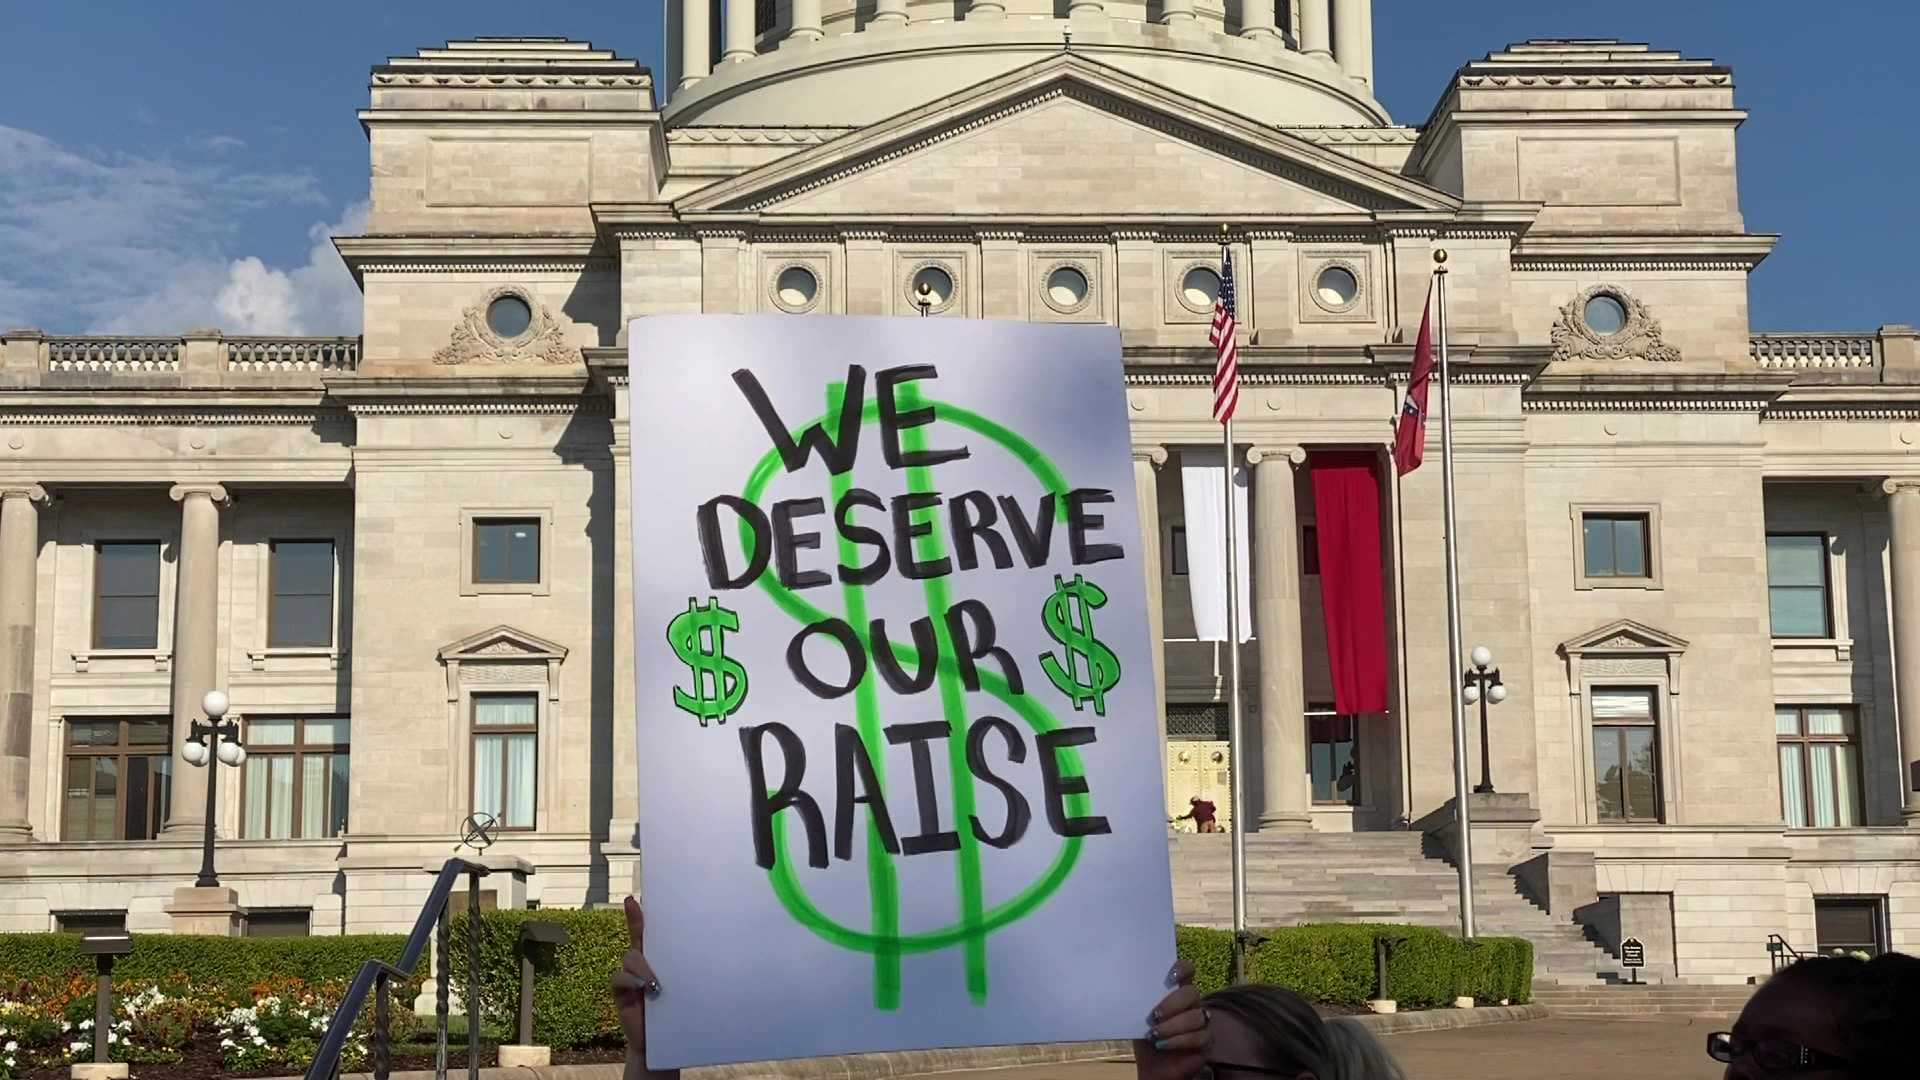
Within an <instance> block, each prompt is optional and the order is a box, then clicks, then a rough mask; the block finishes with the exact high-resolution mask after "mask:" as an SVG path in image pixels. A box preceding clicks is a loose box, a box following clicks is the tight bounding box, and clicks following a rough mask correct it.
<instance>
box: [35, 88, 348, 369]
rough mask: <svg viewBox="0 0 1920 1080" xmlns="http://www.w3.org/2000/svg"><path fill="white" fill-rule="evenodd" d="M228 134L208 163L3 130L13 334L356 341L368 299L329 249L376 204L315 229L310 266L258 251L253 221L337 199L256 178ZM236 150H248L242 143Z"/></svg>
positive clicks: (311, 187) (205, 157)
mask: <svg viewBox="0 0 1920 1080" xmlns="http://www.w3.org/2000/svg"><path fill="white" fill-rule="evenodd" d="M227 138H228V137H225V136H214V137H212V138H211V139H202V140H199V145H198V146H196V147H193V149H197V150H199V151H200V152H199V153H198V154H193V153H179V154H176V153H160V154H154V155H146V156H143V155H137V154H130V153H124V152H111V151H102V150H96V149H93V148H88V147H72V146H67V145H62V144H60V143H56V142H54V141H53V140H51V139H48V138H46V137H45V136H42V135H38V134H35V133H33V132H30V131H25V130H22V129H19V128H12V127H7V126H5V125H0V327H4V326H38V327H40V328H42V329H44V330H47V331H49V332H56V333H57V332H73V331H94V332H103V333H146V334H174V333H178V332H180V331H181V330H185V329H188V328H191V327H203V326H211V327H219V328H221V329H223V330H228V331H233V332H240V333H275V334H353V333H358V332H359V328H360V303H359V300H360V294H359V290H358V289H357V288H356V287H355V286H354V284H353V279H352V277H351V276H350V275H349V274H348V273H347V270H346V267H345V266H344V265H343V264H342V263H341V262H340V258H339V256H338V255H337V254H336V253H335V252H334V250H333V245H332V243H331V242H330V239H329V238H330V237H331V236H332V235H334V234H339V233H353V232H358V231H360V230H361V229H362V228H363V227H364V226H365V223H366V211H367V207H366V204H365V203H364V202H362V203H357V204H354V205H352V206H349V207H347V208H345V210H344V211H343V212H341V214H340V215H339V217H338V218H337V219H335V220H333V221H330V222H328V221H321V222H316V223H315V224H313V225H312V226H311V228H309V230H308V239H309V241H310V247H309V249H308V251H307V258H306V261H305V262H304V263H302V264H299V265H294V266H275V265H273V264H271V263H269V262H268V261H266V260H264V259H262V258H261V257H259V256H258V255H250V254H246V253H245V248H246V246H247V245H246V243H245V237H244V236H243V235H241V232H242V230H241V222H242V221H243V220H247V219H252V220H259V219H261V218H272V217H274V216H279V217H281V218H284V217H285V216H286V215H287V214H288V213H289V212H292V213H298V212H299V211H300V209H301V208H309V209H318V208H322V207H324V206H325V205H326V202H327V200H326V199H325V197H324V196H322V194H321V193H320V190H319V186H318V184H317V183H316V182H315V180H314V178H313V177H312V176H311V175H308V174H306V173H303V172H292V171H288V172H270V171H248V170H246V169H245V168H243V167H238V163H239V159H237V158H236V157H234V156H233V154H232V153H230V152H228V153H220V154H218V155H217V156H214V155H210V154H208V153H207V151H208V150H210V149H215V147H213V146H209V145H208V144H209V143H210V142H212V143H219V144H220V145H219V146H218V147H217V149H219V150H222V151H232V150H236V149H238V148H239V147H238V146H235V145H231V144H228V143H226V141H225V140H226V139H227ZM235 142H237V140H235Z"/></svg>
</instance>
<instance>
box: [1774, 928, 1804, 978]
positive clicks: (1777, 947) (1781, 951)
mask: <svg viewBox="0 0 1920 1080" xmlns="http://www.w3.org/2000/svg"><path fill="white" fill-rule="evenodd" d="M1784 955H1790V956H1792V957H1793V963H1796V964H1797V963H1799V962H1800V961H1802V960H1804V959H1806V957H1804V956H1802V955H1800V950H1799V949H1796V948H1794V947H1793V946H1792V945H1789V944H1787V939H1786V938H1783V937H1781V936H1780V935H1779V934H1768V935H1767V959H1768V960H1770V961H1772V963H1773V970H1775V971H1779V970H1780V969H1781V968H1783V967H1786V966H1788V965H1787V964H1786V963H1785V962H1783V961H1782V959H1781V957H1782V956H1784Z"/></svg>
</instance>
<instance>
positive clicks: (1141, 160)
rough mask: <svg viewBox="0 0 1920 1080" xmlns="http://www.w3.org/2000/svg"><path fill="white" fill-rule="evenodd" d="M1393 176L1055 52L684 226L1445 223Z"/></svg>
mask: <svg viewBox="0 0 1920 1080" xmlns="http://www.w3.org/2000/svg"><path fill="white" fill-rule="evenodd" d="M1458 208H1459V203H1458V201H1457V200H1455V199H1453V198H1452V197H1451V196H1449V195H1446V194H1445V193H1442V192H1439V191H1436V190H1434V189H1431V188H1428V187H1426V186H1424V185H1421V184H1419V183H1417V182H1415V181H1412V180H1408V179H1406V178H1405V177H1402V176H1399V175H1398V174H1395V173H1392V172H1389V171H1387V170H1384V169H1379V168H1376V167H1374V166H1371V165H1368V164H1366V163H1364V162H1360V161H1356V160H1354V159H1352V158H1349V157H1346V156H1344V155H1342V154H1339V153H1337V152H1335V151H1332V150H1328V149H1326V148H1324V147H1320V146H1316V145H1314V144H1313V143H1310V142H1307V141H1306V140H1304V139H1300V138H1297V137H1295V136H1292V135H1288V134H1286V133H1284V132H1280V131H1278V130H1276V129H1273V128H1270V127H1266V126H1264V125H1260V124H1256V123H1254V122H1253V121H1250V120H1248V119H1246V118H1245V117H1242V116H1239V115H1237V114H1235V113H1232V112H1228V111H1226V110H1223V109H1218V108H1215V107H1213V106H1211V105H1208V104H1206V103H1201V102H1195V101H1193V100H1191V99H1188V98H1184V97H1178V96H1175V95H1173V94H1171V93H1170V92H1168V91H1167V90H1165V89H1164V88H1162V87H1159V86H1157V85H1155V84H1153V83H1150V82H1146V81H1144V80H1141V79H1138V78H1135V77H1134V76H1131V75H1127V74H1125V73H1122V72H1119V71H1116V70H1114V69H1112V68H1109V67H1106V66H1105V65H1102V64H1098V63H1095V62H1092V61H1088V60H1085V59H1083V58H1080V57H1075V56H1062V57H1056V58H1053V59H1050V60H1046V61H1042V62H1040V63H1037V64H1034V65H1031V66H1029V67H1027V68H1024V69H1022V70H1020V71H1017V72H1014V73H1012V74H1010V75H1007V76H1003V77H1001V78H999V79H995V80H992V81H989V82H986V83H982V84H981V85H979V86H976V87H974V88H973V89H971V90H969V91H966V92H964V93H961V94H958V95H955V96H953V97H950V98H947V99H945V100H944V101H940V102H935V103H933V104H931V105H928V106H925V107H923V108H920V109H916V110H914V111H912V112H908V113H903V114H901V115H900V116H897V117H895V118H893V119H891V120H888V121H885V122H883V123H880V124H876V125H873V126H871V127H868V128H864V129H862V130H860V131H856V132H852V133H849V134H847V135H844V136H842V137H841V138H838V139H835V140H834V141H832V142H829V143H826V144H823V145H821V146H818V147H815V148H813V149H810V150H807V151H804V152H802V153H799V154H795V155H792V156H790V157H787V158H783V159H781V160H778V161H775V162H771V163H769V164H767V165H764V166H761V167H760V168H757V169H753V170H750V171H748V172H745V173H742V174H740V175H739V176H736V177H733V178H732V179H730V180H726V181H723V182H721V183H719V184H715V185H713V186H711V187H708V188H705V189H702V190H701V191H698V192H695V193H693V194H691V195H689V196H687V197H686V198H684V199H683V200H681V201H680V202H679V203H678V204H677V206H676V209H677V210H678V211H679V212H680V214H681V215H682V216H683V217H698V216H702V215H706V214H714V215H728V216H730V215H737V214H741V213H752V214H757V215H761V216H763V217H768V218H776V219H777V218H779V217H783V216H792V217H796V218H813V217H828V216H830V217H833V218H835V219H839V220H845V219H848V218H862V217H884V218H895V219H898V218H918V217H926V216H940V217H972V218H974V219H976V220H977V219H979V218H981V217H999V218H1006V217H1010V216H1011V217H1018V218H1034V217H1080V216H1083V215H1084V216H1088V217H1093V218H1097V219H1104V220H1113V219H1116V218H1122V219H1123V218H1127V217H1136V218H1137V217H1162V218H1164V217H1174V218H1188V217H1196V216H1197V217H1202V218H1207V219H1213V220H1218V219H1219V218H1222V217H1235V218H1244V217H1247V216H1260V217H1274V216H1298V217H1304V218H1315V217H1335V216H1350V215H1356V214H1359V215H1370V214H1376V213H1388V212H1399V213H1404V212H1409V211H1432V212H1439V213H1450V212H1452V211H1455V210H1457V209H1458Z"/></svg>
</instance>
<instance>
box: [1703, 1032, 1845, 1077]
mask: <svg viewBox="0 0 1920 1080" xmlns="http://www.w3.org/2000/svg"><path fill="white" fill-rule="evenodd" d="M1707 1056H1708V1057H1710V1058H1712V1059H1713V1060H1715V1061H1722V1062H1726V1063H1727V1064H1732V1063H1733V1062H1736V1061H1739V1060H1741V1059H1742V1058H1751V1059H1752V1060H1753V1063H1754V1064H1755V1065H1758V1066H1760V1067H1761V1068H1763V1069H1765V1070H1767V1071H1768V1072H1812V1071H1813V1070H1815V1069H1848V1068H1851V1067H1852V1065H1851V1064H1850V1063H1849V1062H1847V1061H1846V1060H1845V1059H1844V1058H1838V1057H1835V1056H1834V1055H1832V1054H1829V1053H1827V1052H1826V1051H1824V1050H1815V1049H1813V1048H1812V1047H1810V1046H1802V1045H1800V1044H1799V1043H1795V1042H1786V1041H1784V1040H1781V1039H1743V1038H1741V1037H1740V1036H1738V1035H1735V1034H1734V1033H1733V1032H1731V1031H1716V1032H1714V1033H1713V1034H1711V1035H1708V1036H1707Z"/></svg>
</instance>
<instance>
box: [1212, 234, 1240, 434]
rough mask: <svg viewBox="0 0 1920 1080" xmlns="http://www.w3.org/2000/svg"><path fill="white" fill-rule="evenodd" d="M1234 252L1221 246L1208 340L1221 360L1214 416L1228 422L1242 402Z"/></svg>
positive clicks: (1215, 380)
mask: <svg viewBox="0 0 1920 1080" xmlns="http://www.w3.org/2000/svg"><path fill="white" fill-rule="evenodd" d="M1233 308H1234V299H1233V252H1231V251H1229V250H1227V247H1226V245H1224V244H1223V245H1221V247H1220V294H1219V295H1218V296H1216V297H1215V298H1214V301H1213V332H1212V333H1211V334H1209V335H1208V336H1207V341H1208V342H1209V343H1210V344H1212V345H1213V347H1214V350H1215V351H1216V353H1217V359H1216V360H1215V362H1214V365H1213V419H1214V421H1215V422H1216V423H1221V424H1224V423H1226V422H1227V421H1229V420H1231V419H1233V408H1234V406H1236V405H1238V404H1240V350H1239V347H1238V346H1236V345H1235V344H1234V341H1233V330H1234V312H1233Z"/></svg>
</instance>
